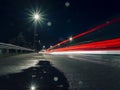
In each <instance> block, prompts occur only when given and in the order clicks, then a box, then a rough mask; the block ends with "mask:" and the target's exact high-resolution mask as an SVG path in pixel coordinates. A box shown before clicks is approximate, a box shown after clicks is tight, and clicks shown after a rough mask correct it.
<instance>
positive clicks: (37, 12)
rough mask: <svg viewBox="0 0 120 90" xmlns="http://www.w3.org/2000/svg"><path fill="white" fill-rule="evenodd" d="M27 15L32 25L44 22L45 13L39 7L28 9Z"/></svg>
mask: <svg viewBox="0 0 120 90" xmlns="http://www.w3.org/2000/svg"><path fill="white" fill-rule="evenodd" d="M28 16H29V18H28V19H29V21H30V22H32V23H33V24H34V25H35V24H40V25H41V24H43V23H44V22H45V14H44V12H43V11H42V10H41V9H39V8H36V9H31V10H28Z"/></svg>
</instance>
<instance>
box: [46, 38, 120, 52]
mask: <svg viewBox="0 0 120 90" xmlns="http://www.w3.org/2000/svg"><path fill="white" fill-rule="evenodd" d="M97 50H98V52H99V51H100V52H101V51H104V52H105V51H109V52H110V53H111V52H113V51H114V50H115V52H116V51H117V52H119V51H120V38H116V39H111V40H104V41H98V42H92V43H87V44H80V45H75V46H68V47H65V48H58V49H53V50H52V51H48V53H54V52H59V53H64V52H67V53H68V52H69V53H70V52H71V51H72V53H76V51H77V53H78V52H79V53H81V52H82V53H83V51H84V53H85V52H86V53H87V51H91V52H97ZM77 53H76V54H77Z"/></svg>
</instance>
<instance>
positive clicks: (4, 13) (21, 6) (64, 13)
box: [0, 0, 120, 45]
mask: <svg viewBox="0 0 120 90" xmlns="http://www.w3.org/2000/svg"><path fill="white" fill-rule="evenodd" d="M65 2H69V3H70V6H69V7H66V6H65ZM35 7H41V10H42V11H44V13H45V18H46V20H45V22H44V23H43V24H42V25H41V26H38V27H37V32H38V34H39V37H38V39H40V40H41V42H42V44H44V45H53V44H55V43H56V42H60V41H61V40H64V39H66V38H67V37H69V36H72V35H76V34H78V33H81V32H83V31H85V30H87V29H89V28H91V27H93V26H96V25H98V24H101V23H103V22H105V21H107V20H109V19H111V18H113V17H116V16H117V17H118V16H120V2H119V0H0V42H8V41H9V40H10V39H12V38H14V37H16V36H17V35H18V34H19V33H20V32H22V33H23V34H24V35H25V37H26V39H27V40H31V42H32V37H33V36H31V35H32V33H33V29H34V28H33V26H32V23H29V21H28V14H27V10H28V9H29V10H30V9H31V8H35ZM49 21H50V22H52V26H48V25H47V22H49Z"/></svg>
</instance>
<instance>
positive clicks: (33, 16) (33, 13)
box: [28, 7, 45, 50]
mask: <svg viewBox="0 0 120 90" xmlns="http://www.w3.org/2000/svg"><path fill="white" fill-rule="evenodd" d="M28 15H29V18H28V19H29V21H30V22H32V23H33V26H34V32H33V48H34V49H35V50H37V48H36V41H37V40H36V39H37V38H36V37H37V36H38V34H37V26H38V24H39V25H42V23H44V21H45V18H44V17H45V14H44V12H42V11H41V10H40V9H39V8H38V7H36V9H33V8H32V9H31V10H28ZM39 41H40V40H39Z"/></svg>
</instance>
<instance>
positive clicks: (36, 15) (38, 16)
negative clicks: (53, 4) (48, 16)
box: [33, 13, 40, 21]
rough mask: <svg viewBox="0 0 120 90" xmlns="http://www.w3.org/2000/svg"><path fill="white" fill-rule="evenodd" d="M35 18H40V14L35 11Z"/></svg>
mask: <svg viewBox="0 0 120 90" xmlns="http://www.w3.org/2000/svg"><path fill="white" fill-rule="evenodd" d="M33 18H34V19H35V21H37V20H39V19H40V15H39V14H38V13H35V14H34V17H33Z"/></svg>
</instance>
